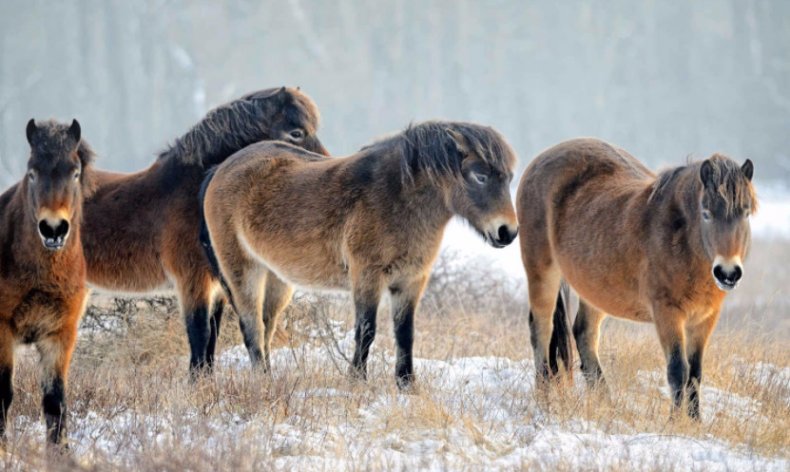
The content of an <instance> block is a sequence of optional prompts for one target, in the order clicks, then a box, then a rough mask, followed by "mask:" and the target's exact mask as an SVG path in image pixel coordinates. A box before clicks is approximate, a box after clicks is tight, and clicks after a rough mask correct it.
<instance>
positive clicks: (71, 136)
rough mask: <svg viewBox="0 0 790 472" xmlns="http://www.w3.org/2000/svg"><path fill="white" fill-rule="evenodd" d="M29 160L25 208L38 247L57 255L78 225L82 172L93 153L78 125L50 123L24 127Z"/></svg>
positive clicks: (82, 187)
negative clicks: (35, 230)
mask: <svg viewBox="0 0 790 472" xmlns="http://www.w3.org/2000/svg"><path fill="white" fill-rule="evenodd" d="M27 141H28V143H30V159H29V160H28V162H27V177H26V178H25V180H24V183H23V184H22V185H23V186H24V187H25V188H26V189H27V198H28V208H29V209H30V212H29V214H30V216H31V217H32V218H33V219H34V221H35V223H36V226H37V231H38V234H39V236H40V237H41V243H42V244H43V245H44V247H45V248H47V249H49V250H52V251H57V250H59V249H62V248H63V247H64V246H65V245H66V241H67V240H68V238H69V235H70V234H71V233H72V228H73V226H74V225H75V224H79V218H80V214H81V209H82V195H83V193H84V192H83V190H84V189H85V188H86V187H87V185H89V184H88V183H87V178H86V177H85V171H86V170H87V168H88V166H90V164H91V162H92V161H93V152H92V151H91V149H90V147H89V146H88V145H87V144H86V143H84V142H82V140H81V131H80V124H79V122H77V120H74V121H72V122H71V125H67V124H61V123H57V122H54V121H46V122H43V123H39V124H36V121H35V120H33V119H31V120H30V121H29V122H28V123H27Z"/></svg>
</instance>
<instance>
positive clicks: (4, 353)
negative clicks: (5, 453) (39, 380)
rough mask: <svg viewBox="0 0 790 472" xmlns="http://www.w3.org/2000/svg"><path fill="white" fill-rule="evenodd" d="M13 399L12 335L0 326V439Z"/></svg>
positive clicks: (3, 326)
mask: <svg viewBox="0 0 790 472" xmlns="http://www.w3.org/2000/svg"><path fill="white" fill-rule="evenodd" d="M13 400H14V335H13V333H12V332H11V330H10V329H9V328H8V327H7V326H5V324H3V325H2V326H0V415H2V417H0V441H2V440H4V439H5V428H6V423H7V421H8V409H9V408H10V407H11V402H12V401H13Z"/></svg>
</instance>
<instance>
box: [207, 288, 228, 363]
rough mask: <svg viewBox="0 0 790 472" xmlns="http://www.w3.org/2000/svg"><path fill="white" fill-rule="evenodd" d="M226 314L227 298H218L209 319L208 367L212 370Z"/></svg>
mask: <svg viewBox="0 0 790 472" xmlns="http://www.w3.org/2000/svg"><path fill="white" fill-rule="evenodd" d="M223 313H225V297H224V296H218V297H217V298H216V299H215V300H214V305H213V306H212V307H211V317H210V318H209V330H210V332H209V338H208V344H207V345H206V367H207V368H208V369H209V370H211V369H213V368H214V354H215V352H216V350H217V340H218V339H219V330H220V328H221V327H222V314H223Z"/></svg>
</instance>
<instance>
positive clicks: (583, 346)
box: [573, 300, 606, 387]
mask: <svg viewBox="0 0 790 472" xmlns="http://www.w3.org/2000/svg"><path fill="white" fill-rule="evenodd" d="M604 318H606V313H604V312H602V311H601V310H599V309H597V308H595V307H593V306H591V305H590V304H588V303H587V302H585V301H584V300H580V301H579V312H578V313H577V314H576V320H575V321H574V323H573V337H574V338H575V339H576V348H577V350H578V351H579V358H580V359H581V368H582V373H583V374H584V378H585V380H586V381H587V385H589V386H590V387H599V386H604V385H606V380H605V379H604V376H603V370H601V363H600V361H599V359H598V340H599V339H600V334H601V323H602V322H603V320H604Z"/></svg>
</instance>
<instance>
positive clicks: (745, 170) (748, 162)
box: [741, 159, 754, 180]
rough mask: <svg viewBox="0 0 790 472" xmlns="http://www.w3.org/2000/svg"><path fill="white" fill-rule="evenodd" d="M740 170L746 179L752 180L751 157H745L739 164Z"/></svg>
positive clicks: (752, 165) (752, 167)
mask: <svg viewBox="0 0 790 472" xmlns="http://www.w3.org/2000/svg"><path fill="white" fill-rule="evenodd" d="M741 171H742V172H743V175H745V176H746V178H747V179H749V180H752V177H753V176H754V164H752V160H751V159H746V162H744V163H743V165H742V166H741Z"/></svg>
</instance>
